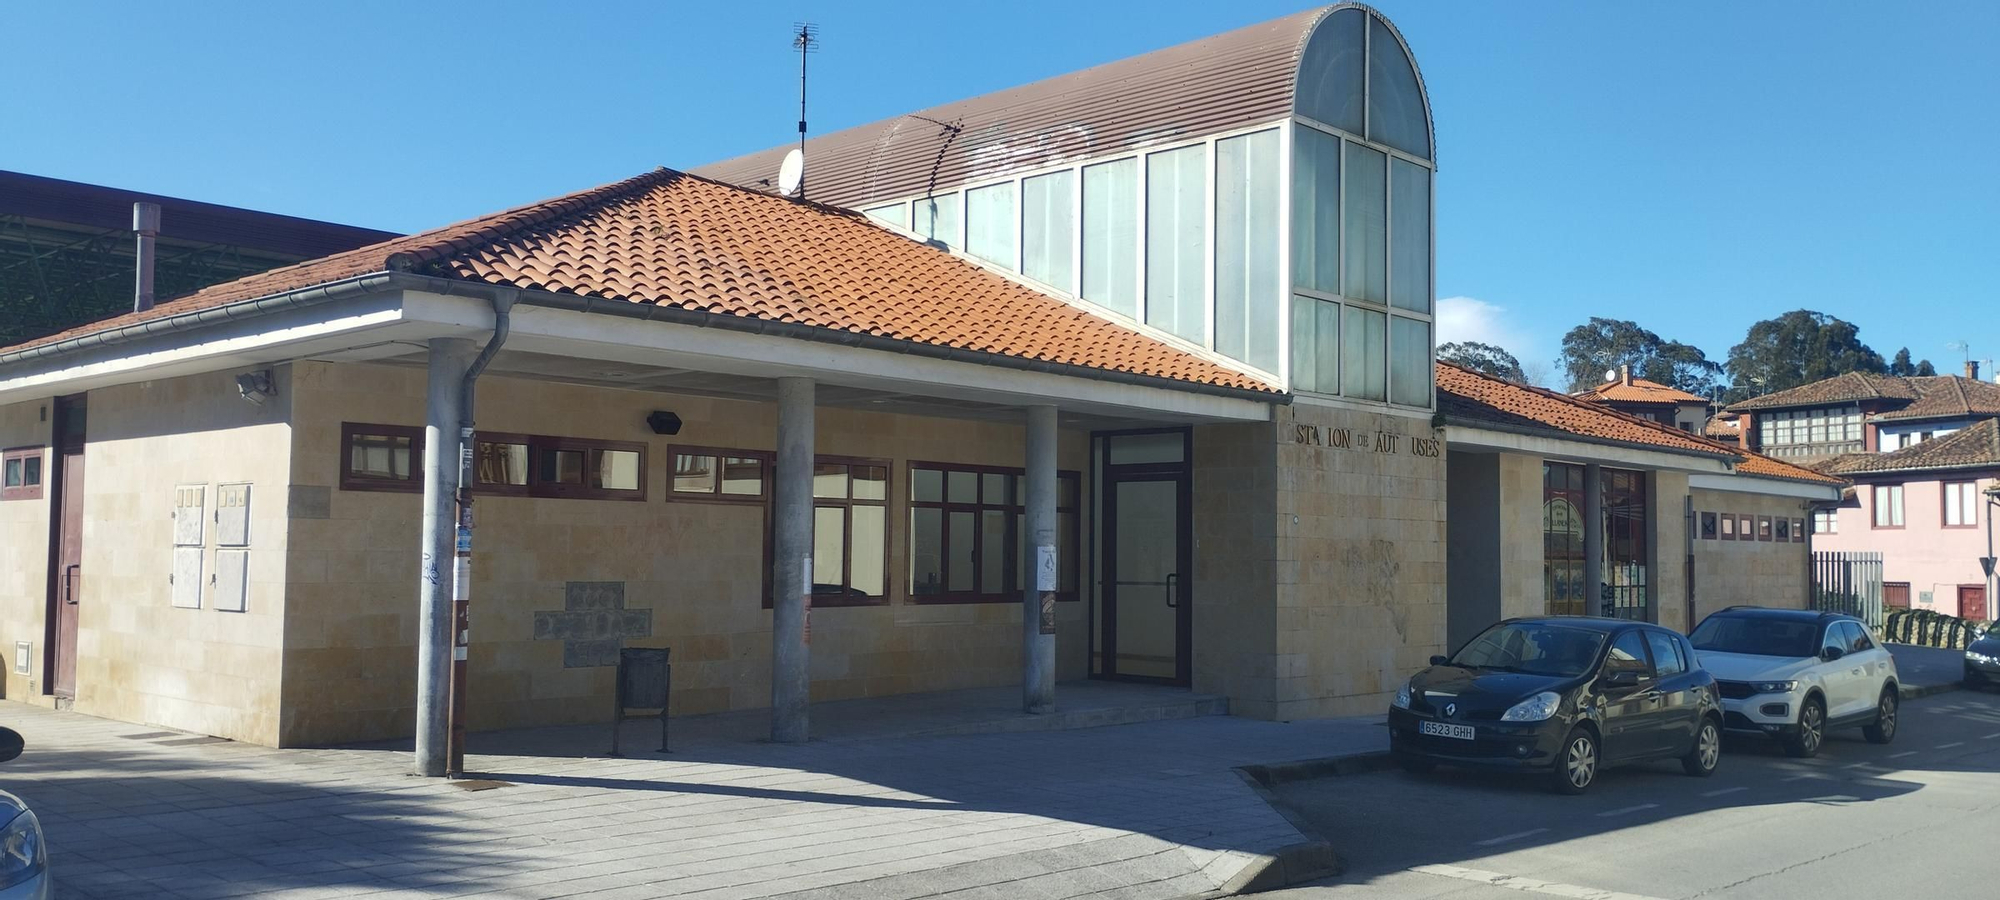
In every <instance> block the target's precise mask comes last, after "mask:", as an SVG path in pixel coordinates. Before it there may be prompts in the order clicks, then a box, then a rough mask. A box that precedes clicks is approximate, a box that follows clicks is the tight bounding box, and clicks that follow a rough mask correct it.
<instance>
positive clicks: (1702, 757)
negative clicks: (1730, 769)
mask: <svg viewBox="0 0 2000 900" xmlns="http://www.w3.org/2000/svg"><path fill="white" fill-rule="evenodd" d="M1721 762H1722V729H1720V728H1717V727H1716V726H1715V720H1714V719H1711V718H1709V717H1707V716H1703V717H1702V719H1701V728H1700V729H1698V730H1696V732H1695V736H1694V749H1692V750H1689V751H1688V755H1686V756H1683V757H1681V770H1682V771H1684V772H1686V773H1688V774H1689V775H1694V776H1697V777H1700V778H1707V777H1708V776H1710V775H1713V774H1715V767H1716V766H1717V765H1719V764H1720V763H1721Z"/></svg>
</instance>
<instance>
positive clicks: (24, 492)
mask: <svg viewBox="0 0 2000 900" xmlns="http://www.w3.org/2000/svg"><path fill="white" fill-rule="evenodd" d="M45 450H46V448H43V447H15V448H13V449H11V450H4V451H0V500H40V499H42V482H43V481H44V480H45V478H46V473H45V472H44V471H43V467H44V466H46V465H47V459H48V454H47V453H46V452H45Z"/></svg>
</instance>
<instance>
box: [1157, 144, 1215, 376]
mask: <svg viewBox="0 0 2000 900" xmlns="http://www.w3.org/2000/svg"><path fill="white" fill-rule="evenodd" d="M1207 225H1208V148H1207V147H1205V146H1199V145H1197V146H1193V147H1182V148H1180V149H1178V150H1165V151H1162V152H1159V153H1149V154H1147V155H1146V324H1148V325H1151V326H1153V327H1155V328H1158V329H1160V330H1162V331H1165V332H1167V333H1169V334H1172V335H1176V336H1179V337H1184V338H1187V339H1188V340H1190V341H1194V342H1196V343H1202V342H1203V341H1204V339H1205V338H1206V335H1204V334H1203V327H1204V322H1203V320H1204V319H1205V318H1206V315H1207V310H1206V308H1205V306H1206V304H1205V303H1204V302H1203V301H1204V299H1205V298H1206V297H1207V294H1208V292H1207V290H1206V288H1205V286H1204V284H1203V281H1204V280H1205V276H1206V275H1207V272H1208V265H1207V261H1206V260H1203V259H1202V248H1203V247H1206V246H1207V242H1208V228H1207Z"/></svg>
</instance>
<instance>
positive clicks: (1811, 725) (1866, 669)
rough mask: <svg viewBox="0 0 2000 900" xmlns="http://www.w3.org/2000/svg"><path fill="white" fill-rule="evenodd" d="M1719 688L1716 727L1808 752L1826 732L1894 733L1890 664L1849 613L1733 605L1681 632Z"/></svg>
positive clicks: (1881, 738)
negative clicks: (1853, 728) (1857, 729)
mask: <svg viewBox="0 0 2000 900" xmlns="http://www.w3.org/2000/svg"><path fill="white" fill-rule="evenodd" d="M1688 639H1689V640H1690V641H1691V642H1692V643H1693V644H1694V650H1695V657H1696V658H1697V659H1698V660H1700V662H1701V666H1702V668H1704V669H1707V670H1708V672H1709V674H1711V675H1714V676H1715V683H1716V687H1717V688H1718V689H1719V690H1720V691H1721V693H1722V712H1723V720H1722V724H1723V727H1724V728H1725V729H1727V730H1730V731H1747V732H1756V733H1759V734H1766V735H1770V736H1771V737H1775V738H1777V739H1778V740H1780V741H1782V742H1783V743H1784V745H1785V752H1787V753H1790V754H1791V755H1793V756H1814V755H1817V754H1818V753H1819V749H1820V747H1821V745H1823V744H1824V743H1825V742H1826V731H1827V729H1829V728H1842V727H1850V726H1855V725H1859V726H1861V730H1862V732H1863V733H1865V734H1866V735H1867V737H1868V739H1869V740H1870V741H1873V742H1875V743H1877V744H1886V743H1888V742H1890V741H1892V740H1895V738H1896V712H1897V706H1898V701H1899V700H1900V699H1901V694H1899V693H1898V688H1897V678H1896V660H1895V658H1894V657H1892V656H1890V655H1889V651H1888V650H1886V649H1883V647H1882V645H1880V644H1878V643H1876V642H1875V639H1874V638H1873V637H1872V636H1870V635H1869V633H1868V628H1867V626H1865V625H1863V624H1862V623H1861V620H1860V619H1856V618H1854V617H1853V616H1843V615H1839V614H1836V613H1821V612H1812V611H1809V610H1796V609H1762V608H1759V607H1749V606H1736V607H1730V608H1729V609H1725V610H1723V611H1721V612H1718V613H1716V614H1714V615H1712V616H1709V617H1708V618H1706V619H1703V620H1702V622H1701V626H1700V627H1698V628H1696V629H1695V630H1694V633H1693V634H1691V635H1689V636H1688Z"/></svg>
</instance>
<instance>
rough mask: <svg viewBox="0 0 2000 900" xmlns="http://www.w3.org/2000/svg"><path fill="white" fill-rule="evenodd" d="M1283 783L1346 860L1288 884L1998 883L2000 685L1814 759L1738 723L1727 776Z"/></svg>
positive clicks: (1765, 890)
mask: <svg viewBox="0 0 2000 900" xmlns="http://www.w3.org/2000/svg"><path fill="white" fill-rule="evenodd" d="M1278 794H1279V797H1280V799H1281V800H1282V801H1284V802H1285V803H1287V804H1289V805H1290V806H1291V807H1292V809H1293V810H1294V811H1296V812H1297V813H1299V814H1301V815H1303V816H1304V817H1305V818H1306V819H1307V820H1309V821H1310V822H1311V823H1312V824H1313V826H1314V827H1316V828H1317V829H1318V830H1319V832H1320V833H1321V834H1322V835H1323V836H1325V837H1326V838H1327V839H1328V840H1329V841H1331V842H1332V843H1333V845H1334V847H1335V848H1336V850H1337V851H1338V852H1339V853H1340V855H1341V857H1342V859H1343V860H1345V862H1346V864H1347V872H1346V874H1344V875H1342V876H1340V877H1338V878H1334V879H1331V880H1329V881H1327V882H1323V883H1321V884H1319V885H1314V886H1308V887H1302V888H1294V889H1291V890H1286V891H1281V892H1277V893H1274V894H1270V895H1267V896H1271V897H1274V898H1284V900H1337V898H1347V897H1366V898H1370V900H1397V898H1451V900H1530V898H1535V897H1564V898H1570V900H1580V898H1582V900H1654V898H1661V900H1683V898H1694V897H1701V898H1718V900H1792V898H1798V900H1808V898H1810V900H1844V898H1856V900H1860V898H1869V900H1881V898H1887V900H1903V898H1919V897H1920V898H1924V900H1957V898H1965V900H1975V898H1976V900H1990V898H1995V897H2000V694H1986V693H1973V692H1967V691H1954V692H1949V693H1944V694H1939V695H1936V696H1933V697H1928V698H1924V699H1919V700H1912V701H1908V702H1906V703H1905V704H1904V706H1903V723H1902V733H1901V734H1899V735H1898V736H1897V737H1896V741H1895V743H1893V744H1889V745H1887V746H1876V745H1874V744H1870V743H1867V742H1866V741H1864V740H1863V739H1862V737H1861V732H1860V730H1859V729H1851V730H1843V731H1838V732H1834V734H1833V735H1832V736H1831V740H1829V742H1828V743H1827V746H1826V749H1825V750H1824V751H1822V752H1821V754H1820V756H1819V758H1817V759H1814V760H1809V761H1801V760H1791V759H1787V758H1786V757H1785V755H1784V753H1783V751H1781V750H1779V749H1778V748H1777V746H1776V745H1775V744H1771V743H1768V742H1765V741H1761V740H1758V739H1755V738H1742V739H1731V740H1729V741H1727V742H1725V745H1724V755H1723V759H1722V766H1721V770H1720V771H1719V772H1717V773H1716V774H1715V775H1714V776H1713V777H1710V778H1691V777H1689V776H1687V775H1684V774H1682V773H1681V770H1680V765H1679V763H1676V762H1658V763H1647V764H1643V765H1639V766H1631V767H1625V768H1619V769H1612V770H1609V771H1606V772H1604V773H1603V774H1602V775H1601V776H1600V777H1599V779H1598V782H1597V784H1596V786H1594V787H1593V788H1592V789H1591V792H1590V793H1589V794H1586V795H1584V796H1582V797H1561V796H1557V795H1555V794H1552V793H1549V792H1547V791H1546V790H1544V789H1543V788H1542V786H1541V784H1540V782H1538V781H1536V782H1530V781H1525V780H1516V779H1512V778H1508V777H1504V776H1497V775H1489V774H1483V773H1470V772H1458V771H1451V770H1440V771H1438V772H1437V773H1435V774H1432V775H1428V776H1422V777H1419V776H1414V775H1409V774H1406V773H1403V772H1401V771H1396V770H1391V771H1386V772H1376V773H1372V774H1366V775H1349V776H1335V777H1330V778H1322V779H1317V780H1313V781H1306V782H1298V783H1295V784H1291V785H1285V786H1281V787H1280V788H1279V789H1278Z"/></svg>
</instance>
